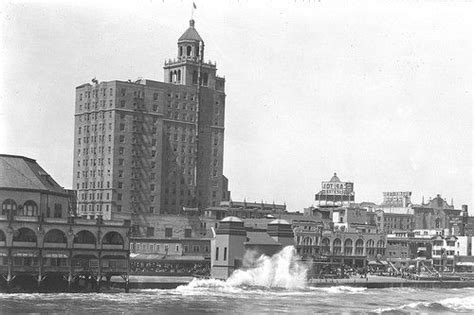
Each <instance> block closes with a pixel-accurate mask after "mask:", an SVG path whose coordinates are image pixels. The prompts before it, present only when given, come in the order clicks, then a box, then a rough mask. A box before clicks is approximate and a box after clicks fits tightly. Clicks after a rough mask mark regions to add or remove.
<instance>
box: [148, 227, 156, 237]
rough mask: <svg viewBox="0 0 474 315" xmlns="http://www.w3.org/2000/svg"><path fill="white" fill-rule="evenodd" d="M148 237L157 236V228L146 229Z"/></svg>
mask: <svg viewBox="0 0 474 315" xmlns="http://www.w3.org/2000/svg"><path fill="white" fill-rule="evenodd" d="M146 236H147V237H153V236H155V228H154V227H147V228H146Z"/></svg>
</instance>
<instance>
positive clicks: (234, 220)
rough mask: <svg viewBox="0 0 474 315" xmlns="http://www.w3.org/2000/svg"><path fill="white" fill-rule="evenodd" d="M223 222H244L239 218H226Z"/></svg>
mask: <svg viewBox="0 0 474 315" xmlns="http://www.w3.org/2000/svg"><path fill="white" fill-rule="evenodd" d="M221 222H244V221H242V220H240V219H239V218H237V217H225V218H224V219H222V220H221Z"/></svg>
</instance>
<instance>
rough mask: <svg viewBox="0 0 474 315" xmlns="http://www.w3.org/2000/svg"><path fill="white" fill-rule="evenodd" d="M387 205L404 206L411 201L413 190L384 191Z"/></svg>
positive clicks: (384, 201)
mask: <svg viewBox="0 0 474 315" xmlns="http://www.w3.org/2000/svg"><path fill="white" fill-rule="evenodd" d="M383 203H384V204H385V205H391V206H398V207H404V206H406V205H407V204H409V203H411V191H388V192H384V193H383Z"/></svg>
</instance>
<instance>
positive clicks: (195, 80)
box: [193, 71, 198, 84]
mask: <svg viewBox="0 0 474 315" xmlns="http://www.w3.org/2000/svg"><path fill="white" fill-rule="evenodd" d="M197 83H198V73H197V71H194V72H193V84H197Z"/></svg>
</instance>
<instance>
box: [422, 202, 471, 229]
mask: <svg viewBox="0 0 474 315" xmlns="http://www.w3.org/2000/svg"><path fill="white" fill-rule="evenodd" d="M465 209H466V210H465V211H466V212H467V207H465ZM462 212H463V211H462V210H461V209H459V210H458V209H455V208H454V206H453V205H452V204H451V205H449V204H448V203H447V202H446V200H445V199H443V198H441V195H437V196H436V198H433V199H431V198H430V200H429V201H428V202H427V203H424V202H422V204H421V205H414V206H413V214H414V216H415V229H428V230H430V229H443V230H445V234H446V235H448V234H453V235H459V234H461V231H462V221H463V220H462V217H463V213H462Z"/></svg>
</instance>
